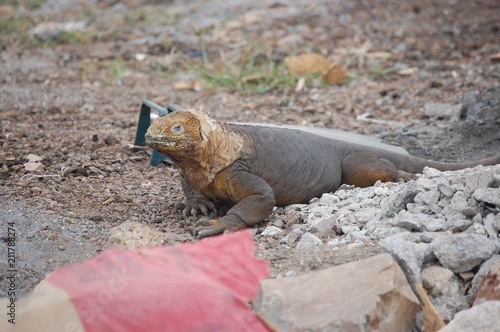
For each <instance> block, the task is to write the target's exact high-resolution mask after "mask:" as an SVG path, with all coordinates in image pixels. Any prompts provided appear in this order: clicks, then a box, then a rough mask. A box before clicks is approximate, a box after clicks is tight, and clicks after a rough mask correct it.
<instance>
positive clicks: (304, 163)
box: [146, 110, 500, 237]
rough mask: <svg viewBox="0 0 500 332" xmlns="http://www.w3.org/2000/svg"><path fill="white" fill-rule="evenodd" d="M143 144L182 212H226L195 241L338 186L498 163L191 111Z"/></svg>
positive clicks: (155, 126) (156, 124)
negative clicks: (180, 194)
mask: <svg viewBox="0 0 500 332" xmlns="http://www.w3.org/2000/svg"><path fill="white" fill-rule="evenodd" d="M146 144H147V145H148V146H149V147H151V148H153V149H155V150H157V151H158V152H160V153H162V154H163V155H165V156H167V157H168V158H170V159H171V160H172V162H173V163H174V164H175V165H176V166H177V167H178V169H179V172H180V175H181V177H182V180H183V181H182V187H183V190H184V193H185V195H186V209H185V210H184V213H189V212H192V213H193V214H194V213H197V212H203V213H204V214H207V212H208V210H213V209H215V206H214V204H213V202H214V200H215V201H229V202H231V203H233V204H234V206H233V207H232V208H231V209H230V210H229V211H228V212H227V214H226V215H225V216H223V217H221V218H220V219H218V220H211V221H210V224H209V225H208V226H202V227H198V228H196V230H195V232H196V234H197V235H198V236H200V237H204V236H211V235H215V234H219V233H222V232H225V231H236V230H239V229H242V228H245V227H251V226H253V225H255V224H257V223H259V222H262V221H263V220H264V219H265V218H267V217H268V216H269V214H270V213H271V212H272V209H273V207H274V206H275V205H277V206H285V205H290V204H294V203H307V202H309V200H310V199H311V198H313V197H318V196H321V194H323V193H326V192H334V191H335V190H337V189H338V187H339V186H340V185H341V184H350V185H355V186H360V187H367V186H371V185H373V184H375V182H377V181H379V180H380V181H383V182H387V181H398V180H408V179H411V178H413V177H414V175H415V174H416V173H421V172H422V170H423V169H424V167H425V166H430V167H433V168H436V169H438V170H442V171H444V170H458V169H463V168H468V167H473V166H476V165H494V164H498V163H500V155H497V156H494V157H490V158H487V159H483V160H479V161H476V162H469V163H459V164H448V163H439V162H433V161H428V160H425V159H421V158H417V157H413V156H409V155H403V154H398V153H394V152H390V151H386V150H381V149H377V148H373V147H367V146H363V145H356V144H350V143H348V142H345V141H339V140H334V139H329V138H325V137H322V136H317V135H314V134H310V133H306V132H302V131H299V130H290V129H282V128H269V127H259V126H245V125H235V124H223V123H220V122H218V121H216V120H214V119H212V118H210V117H209V116H208V115H206V114H205V113H203V112H200V111H197V110H186V111H178V112H174V113H171V114H169V115H166V116H164V117H160V118H158V119H155V120H154V121H153V123H152V124H151V126H150V127H149V129H148V132H147V133H146Z"/></svg>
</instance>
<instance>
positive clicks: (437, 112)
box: [424, 103, 462, 121]
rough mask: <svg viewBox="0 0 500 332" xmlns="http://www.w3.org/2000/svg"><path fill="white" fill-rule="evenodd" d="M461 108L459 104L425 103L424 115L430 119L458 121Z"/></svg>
mask: <svg viewBox="0 0 500 332" xmlns="http://www.w3.org/2000/svg"><path fill="white" fill-rule="evenodd" d="M461 108H462V105H461V104H458V105H452V104H445V103H425V104H424V114H425V116H427V117H429V118H431V119H439V120H442V119H444V120H453V121H458V120H459V119H460V109H461Z"/></svg>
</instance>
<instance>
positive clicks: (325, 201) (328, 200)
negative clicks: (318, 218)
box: [319, 193, 340, 206]
mask: <svg viewBox="0 0 500 332" xmlns="http://www.w3.org/2000/svg"><path fill="white" fill-rule="evenodd" d="M338 203H340V198H339V197H338V196H337V195H334V194H329V193H326V194H323V195H322V196H321V198H320V199H319V204H320V205H326V206H335V205H337V204H338Z"/></svg>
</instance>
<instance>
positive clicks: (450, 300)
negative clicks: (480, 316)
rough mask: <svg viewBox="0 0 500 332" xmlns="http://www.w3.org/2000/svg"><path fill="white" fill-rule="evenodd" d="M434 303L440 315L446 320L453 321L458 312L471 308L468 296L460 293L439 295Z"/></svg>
mask: <svg viewBox="0 0 500 332" xmlns="http://www.w3.org/2000/svg"><path fill="white" fill-rule="evenodd" d="M433 304H434V307H435V308H436V311H437V312H438V314H439V316H440V317H441V318H442V319H443V320H444V321H446V322H449V321H451V320H452V319H453V317H455V314H456V313H457V312H460V311H462V310H465V309H467V308H469V302H468V299H467V297H466V296H463V295H460V294H459V293H457V294H451V295H443V296H440V297H437V298H435V299H434V300H433Z"/></svg>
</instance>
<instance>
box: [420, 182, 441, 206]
mask: <svg viewBox="0 0 500 332" xmlns="http://www.w3.org/2000/svg"><path fill="white" fill-rule="evenodd" d="M440 197H441V193H440V192H439V190H438V188H437V186H436V188H435V189H432V190H427V191H421V192H419V193H418V194H417V195H416V196H415V199H414V201H415V203H416V204H420V205H434V204H437V202H438V201H439V198H440Z"/></svg>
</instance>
